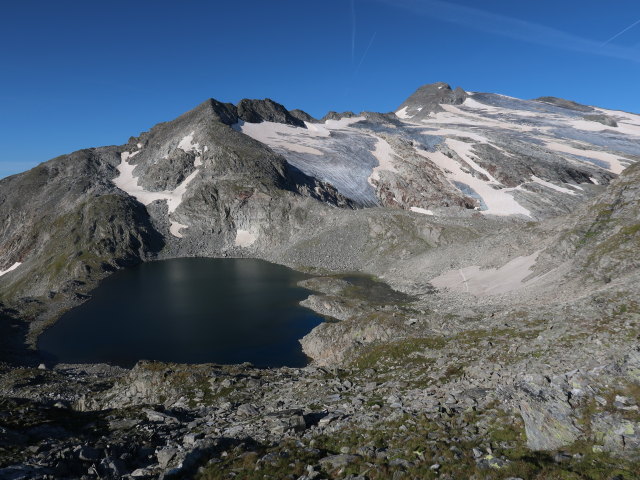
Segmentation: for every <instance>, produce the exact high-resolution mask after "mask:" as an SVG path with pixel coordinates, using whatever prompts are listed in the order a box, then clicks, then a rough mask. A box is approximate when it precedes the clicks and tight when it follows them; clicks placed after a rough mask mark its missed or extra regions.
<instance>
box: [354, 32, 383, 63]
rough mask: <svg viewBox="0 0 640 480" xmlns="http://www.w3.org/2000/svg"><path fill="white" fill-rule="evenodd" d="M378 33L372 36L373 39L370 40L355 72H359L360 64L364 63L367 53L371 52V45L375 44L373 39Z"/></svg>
mask: <svg viewBox="0 0 640 480" xmlns="http://www.w3.org/2000/svg"><path fill="white" fill-rule="evenodd" d="M377 34H378V32H374V33H373V35H372V36H371V40H369V45H367V49H366V50H365V51H364V54H363V55H362V58H361V59H360V63H358V66H357V67H356V70H355V73H358V70H360V65H362V62H364V59H365V57H366V56H367V53H369V49H370V48H371V45H373V41H374V40H375V39H376V35H377Z"/></svg>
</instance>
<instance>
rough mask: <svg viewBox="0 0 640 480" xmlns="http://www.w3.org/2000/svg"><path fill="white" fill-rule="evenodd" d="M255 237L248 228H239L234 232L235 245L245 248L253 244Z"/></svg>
mask: <svg viewBox="0 0 640 480" xmlns="http://www.w3.org/2000/svg"><path fill="white" fill-rule="evenodd" d="M257 239H258V237H257V236H256V235H254V234H253V233H251V232H250V231H249V230H240V229H239V230H237V232H236V240H235V246H236V247H243V248H246V247H249V246H251V245H253V244H254V243H255V241H256V240H257Z"/></svg>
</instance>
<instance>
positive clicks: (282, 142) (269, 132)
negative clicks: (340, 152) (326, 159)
mask: <svg viewBox="0 0 640 480" xmlns="http://www.w3.org/2000/svg"><path fill="white" fill-rule="evenodd" d="M235 128H236V129H239V130H240V131H241V132H242V133H244V134H245V135H249V136H250V137H251V138H253V139H254V140H257V141H259V142H261V143H264V144H265V145H269V146H270V147H281V148H284V149H285V150H289V151H291V152H297V153H310V154H312V155H322V152H321V151H320V150H318V149H317V148H313V147H310V146H308V145H306V144H305V143H303V141H304V139H305V138H309V137H316V136H317V137H326V136H327V134H326V133H325V132H326V129H320V128H316V129H314V130H309V129H304V128H301V127H296V126H293V125H285V124H284V123H276V122H261V123H249V122H242V121H241V122H238V123H237V124H236V125H235ZM307 130H309V131H308V132H307Z"/></svg>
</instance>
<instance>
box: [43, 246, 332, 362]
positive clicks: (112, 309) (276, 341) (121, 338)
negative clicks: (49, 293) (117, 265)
mask: <svg viewBox="0 0 640 480" xmlns="http://www.w3.org/2000/svg"><path fill="white" fill-rule="evenodd" d="M304 278H306V276H305V275H303V274H301V273H299V272H296V271H294V270H291V269H289V268H286V267H283V266H280V265H275V264H272V263H268V262H265V261H262V260H255V259H207V258H183V259H174V260H165V261H160V262H151V263H144V264H142V265H139V266H137V267H134V268H131V269H127V270H122V271H119V272H117V273H115V274H114V275H112V276H111V277H109V278H107V279H106V280H105V281H104V282H102V283H101V284H100V286H99V287H98V288H97V289H96V290H95V291H94V292H93V293H92V298H91V299H90V300H89V301H87V302H86V303H84V304H82V305H80V306H79V307H77V308H75V309H73V310H71V311H69V312H67V313H66V314H65V315H63V316H62V317H61V318H60V320H59V321H58V322H57V323H56V324H55V325H54V326H53V327H51V328H49V329H48V330H46V331H45V332H44V333H43V334H42V335H41V337H40V339H39V341H38V348H39V350H40V351H41V353H42V354H43V355H44V356H45V358H48V359H49V360H50V361H53V362H65V363H97V362H106V363H111V364H115V365H122V366H127V367H128V366H132V365H133V364H135V362H137V361H138V360H141V359H147V360H161V361H170V362H180V363H207V362H212V363H225V364H229V363H242V362H251V363H253V364H254V365H256V366H259V367H278V366H303V365H305V364H306V363H307V358H306V357H305V355H304V354H303V353H302V350H301V348H300V344H299V343H298V339H300V338H302V337H303V336H304V335H306V334H307V333H308V332H309V331H310V330H311V329H312V328H313V327H315V326H316V325H318V324H319V323H320V322H321V321H322V319H321V318H320V317H319V316H318V315H316V314H314V313H313V312H312V311H311V310H308V309H306V308H303V307H301V306H299V305H298V302H299V301H301V300H303V299H304V298H306V297H307V296H308V295H309V291H308V290H304V289H302V288H299V287H297V286H296V285H295V284H296V282H298V281H300V280H302V279H304Z"/></svg>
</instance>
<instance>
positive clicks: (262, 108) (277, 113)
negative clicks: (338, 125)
mask: <svg viewBox="0 0 640 480" xmlns="http://www.w3.org/2000/svg"><path fill="white" fill-rule="evenodd" d="M237 109H238V118H240V119H241V120H244V121H245V122H249V123H261V122H277V123H285V124H288V125H295V126H296V127H302V128H306V126H305V124H304V121H302V120H300V119H299V118H296V117H294V116H293V115H291V113H290V112H289V110H287V109H286V108H285V107H284V105H281V104H279V103H277V102H274V101H273V100H271V99H270V98H265V99H264V100H251V99H248V98H244V99H242V100H240V101H239V102H238V105H237Z"/></svg>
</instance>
